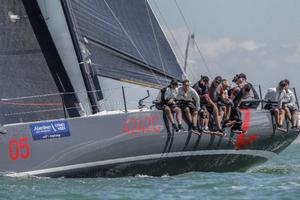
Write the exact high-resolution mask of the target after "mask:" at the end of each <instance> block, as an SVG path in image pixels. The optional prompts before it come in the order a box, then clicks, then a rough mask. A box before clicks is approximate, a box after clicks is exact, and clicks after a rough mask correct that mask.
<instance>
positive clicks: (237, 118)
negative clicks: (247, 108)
mask: <svg viewBox="0 0 300 200" xmlns="http://www.w3.org/2000/svg"><path fill="white" fill-rule="evenodd" d="M250 91H251V86H250V85H249V84H246V85H244V86H243V87H242V88H241V89H240V90H239V91H238V93H236V94H235V95H234V96H232V102H233V106H232V108H231V114H230V120H231V121H232V122H234V123H233V124H234V125H233V127H232V131H233V132H236V133H237V132H242V119H241V112H240V109H239V107H240V105H241V103H242V101H243V100H244V98H245V97H247V96H248V95H249V93H250Z"/></svg>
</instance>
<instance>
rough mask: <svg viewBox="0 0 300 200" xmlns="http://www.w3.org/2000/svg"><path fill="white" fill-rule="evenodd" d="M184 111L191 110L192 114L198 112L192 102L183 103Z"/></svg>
mask: <svg viewBox="0 0 300 200" xmlns="http://www.w3.org/2000/svg"><path fill="white" fill-rule="evenodd" d="M180 107H181V108H182V110H185V109H186V108H189V109H190V110H191V112H196V111H198V110H197V107H196V105H195V104H194V103H192V102H181V106H180Z"/></svg>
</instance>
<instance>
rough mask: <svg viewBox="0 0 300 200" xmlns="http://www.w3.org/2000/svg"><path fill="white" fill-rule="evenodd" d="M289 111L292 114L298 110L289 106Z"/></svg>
mask: <svg viewBox="0 0 300 200" xmlns="http://www.w3.org/2000/svg"><path fill="white" fill-rule="evenodd" d="M288 109H289V110H290V112H295V111H297V108H295V107H294V106H288Z"/></svg>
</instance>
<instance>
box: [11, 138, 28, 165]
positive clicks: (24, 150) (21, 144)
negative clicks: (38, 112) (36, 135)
mask: <svg viewBox="0 0 300 200" xmlns="http://www.w3.org/2000/svg"><path fill="white" fill-rule="evenodd" d="M8 148H9V158H10V159H11V160H18V159H20V158H21V159H27V158H29V157H30V146H29V144H28V138H27V137H21V138H19V139H14V138H13V139H11V140H10V141H9V144H8Z"/></svg>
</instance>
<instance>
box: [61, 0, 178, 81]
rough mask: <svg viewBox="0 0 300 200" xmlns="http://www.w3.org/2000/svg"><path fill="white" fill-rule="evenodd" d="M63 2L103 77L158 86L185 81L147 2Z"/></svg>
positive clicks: (89, 0)
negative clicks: (174, 81)
mask: <svg viewBox="0 0 300 200" xmlns="http://www.w3.org/2000/svg"><path fill="white" fill-rule="evenodd" d="M62 2H63V4H64V6H65V8H66V10H67V11H68V12H69V13H70V15H71V16H72V21H73V23H74V24H75V26H74V29H75V32H76V33H77V34H78V35H79V36H80V37H81V41H82V42H84V41H85V42H86V46H87V48H88V50H89V51H90V53H91V60H92V65H93V66H94V67H95V68H96V70H97V74H98V75H99V76H105V77H110V78H113V79H118V80H129V81H135V82H141V83H152V84H156V85H158V84H159V85H161V84H165V83H166V81H168V80H169V79H171V78H175V79H178V80H181V79H182V70H181V68H180V66H179V65H178V63H177V61H176V58H175V56H174V53H173V52H172V50H171V48H170V45H169V44H168V42H167V40H166V38H165V36H164V34H163V32H162V30H161V28H160V26H159V24H158V22H157V20H156V18H155V16H154V14H153V12H152V10H151V8H150V6H149V4H148V3H147V1H146V0H85V1H77V0H67V1H62ZM87 41H88V43H87Z"/></svg>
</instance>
